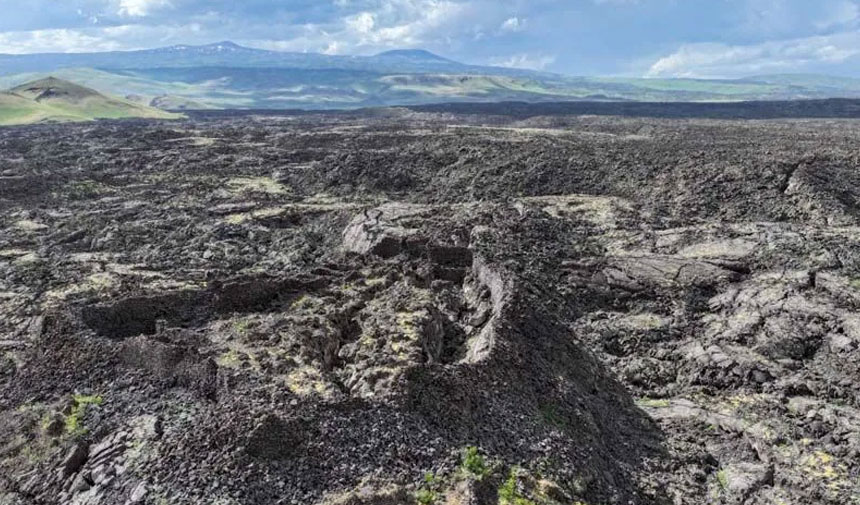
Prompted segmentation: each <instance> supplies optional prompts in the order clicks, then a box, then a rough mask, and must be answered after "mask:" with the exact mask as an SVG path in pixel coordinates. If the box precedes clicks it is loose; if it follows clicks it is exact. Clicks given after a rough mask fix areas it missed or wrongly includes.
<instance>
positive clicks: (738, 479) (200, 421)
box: [0, 108, 860, 505]
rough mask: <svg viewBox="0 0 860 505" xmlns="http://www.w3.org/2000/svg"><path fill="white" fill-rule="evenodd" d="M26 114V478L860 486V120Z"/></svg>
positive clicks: (4, 346) (496, 496)
mask: <svg viewBox="0 0 860 505" xmlns="http://www.w3.org/2000/svg"><path fill="white" fill-rule="evenodd" d="M515 109H516V110H514V111H513V112H512V113H511V114H507V115H487V116H478V115H472V116H457V115H453V114H447V113H438V114H436V113H430V112H416V111H410V110H406V109H403V110H388V111H383V112H379V111H377V112H356V113H348V114H346V113H342V114H330V115H329V114H296V115H292V116H277V115H266V116H255V115H242V116H240V117H230V116H229V115H225V114H213V115H211V116H207V117H208V119H191V120H188V121H186V122H183V123H170V124H161V123H157V122H132V123H128V122H125V123H123V122H100V123H96V124H89V125H71V126H70V125H63V126H55V125H41V126H34V127H24V128H7V129H2V130H0V174H2V177H0V210H2V213H0V316H2V317H0V433H2V435H3V436H2V441H0V502H3V503H5V502H9V503H27V504H29V503H37V504H40V503H45V504H48V503H50V504H53V503H58V502H63V503H73V504H76V505H83V504H91V505H96V504H105V505H107V504H115V503H116V504H124V503H129V504H132V503H157V504H164V503H169V504H173V503H177V504H179V503H182V504H186V503H190V504H212V503H217V504H224V505H227V504H229V505H234V504H254V505H266V504H272V505H274V504H280V503H295V504H303V505H304V504H311V505H313V504H342V505H345V504H378V505H383V504H384V505H389V504H398V505H399V504H406V503H409V504H412V503H415V502H416V501H417V502H419V503H422V504H427V503H436V504H442V503H445V504H448V505H455V504H465V503H470V504H480V505H483V504H485V503H501V504H502V505H511V504H526V503H528V504H535V505H557V504H569V503H592V504H596V503H606V504H637V505H638V504H654V505H657V504H660V505H662V504H666V503H674V504H690V505H693V504H696V505H698V504H701V503H723V504H739V503H744V504H762V505H763V504H770V503H780V504H785V505H802V504H807V503H822V504H832V505H843V504H846V503H853V502H854V501H857V500H858V499H860V487H858V486H860V484H858V483H860V463H858V461H860V459H858V458H860V383H858V379H857V378H858V377H860V317H858V315H857V311H858V309H860V283H858V279H860V232H858V228H857V226H858V217H860V214H858V207H857V203H858V192H857V188H856V186H857V184H855V183H856V182H858V181H860V179H858V177H860V176H858V174H860V155H858V153H860V126H858V124H856V122H854V121H849V120H846V121H839V122H828V121H817V120H810V121H803V122H793V121H760V122H754V123H753V122H742V121H716V120H684V121H672V120H668V119H647V118H641V119H630V118H628V119H623V118H609V117H606V118H596V117H578V116H564V115H558V114H556V113H553V114H552V115H551V116H546V117H541V116H534V114H521V113H520V112H522V111H521V110H520V109H519V108H515Z"/></svg>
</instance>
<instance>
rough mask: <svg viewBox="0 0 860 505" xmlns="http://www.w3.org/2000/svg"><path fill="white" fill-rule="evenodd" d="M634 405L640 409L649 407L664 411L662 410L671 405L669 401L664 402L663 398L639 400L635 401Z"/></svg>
mask: <svg viewBox="0 0 860 505" xmlns="http://www.w3.org/2000/svg"><path fill="white" fill-rule="evenodd" d="M636 403H637V404H638V405H639V406H640V407H650V408H652V409H658V408H659V409H664V408H666V407H669V406H670V405H671V403H670V402H669V400H666V399H663V398H648V397H645V398H640V399H639V400H637V401H636Z"/></svg>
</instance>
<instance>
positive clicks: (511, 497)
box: [498, 467, 537, 505]
mask: <svg viewBox="0 0 860 505" xmlns="http://www.w3.org/2000/svg"><path fill="white" fill-rule="evenodd" d="M518 473H519V468H517V467H514V468H512V469H511V471H510V473H509V474H508V478H507V479H505V482H503V483H502V485H501V486H499V491H498V493H499V505H537V503H536V502H534V501H532V500H529V499H528V498H526V497H525V496H523V495H522V494H521V493H520V491H519V489H518V488H517V474H518Z"/></svg>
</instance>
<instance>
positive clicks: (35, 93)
mask: <svg viewBox="0 0 860 505" xmlns="http://www.w3.org/2000/svg"><path fill="white" fill-rule="evenodd" d="M179 117H181V115H179V114H172V113H168V112H165V111H162V110H159V109H155V108H152V107H148V106H145V105H140V104H137V103H134V102H131V101H129V100H125V99H121V98H113V97H109V96H106V95H103V94H101V93H99V92H97V91H95V90H93V89H90V88H86V87H84V86H80V85H77V84H74V83H71V82H68V81H65V80H62V79H56V78H53V77H49V78H46V79H41V80H38V81H32V82H28V83H25V84H22V85H19V86H16V87H14V88H12V89H10V90H9V91H7V92H5V93H0V125H4V126H5V125H20V124H32V123H40V122H65V121H92V120H95V119H123V118H154V119H176V118H179Z"/></svg>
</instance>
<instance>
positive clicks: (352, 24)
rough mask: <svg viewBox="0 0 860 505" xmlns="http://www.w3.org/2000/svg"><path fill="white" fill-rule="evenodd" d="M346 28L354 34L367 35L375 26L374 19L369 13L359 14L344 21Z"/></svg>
mask: <svg viewBox="0 0 860 505" xmlns="http://www.w3.org/2000/svg"><path fill="white" fill-rule="evenodd" d="M346 26H347V28H349V29H350V30H352V31H354V32H356V33H362V34H369V33H371V32H372V31H373V27H374V26H376V19H375V18H374V17H373V14H371V13H370V12H360V13H358V14H356V15H355V16H350V17H348V18H347V19H346Z"/></svg>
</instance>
